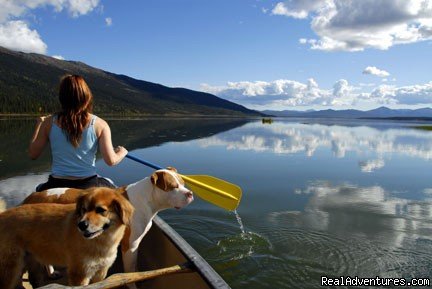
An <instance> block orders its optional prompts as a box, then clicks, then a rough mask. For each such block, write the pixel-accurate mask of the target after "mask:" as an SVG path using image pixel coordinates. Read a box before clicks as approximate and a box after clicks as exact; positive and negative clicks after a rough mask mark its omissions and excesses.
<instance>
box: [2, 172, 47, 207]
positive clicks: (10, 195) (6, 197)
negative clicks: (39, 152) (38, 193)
mask: <svg viewBox="0 0 432 289" xmlns="http://www.w3.org/2000/svg"><path fill="white" fill-rule="evenodd" d="M47 179H48V174H38V175H27V176H17V177H12V178H8V179H4V180H1V181H0V212H1V211H2V208H1V207H2V205H3V209H4V208H11V207H15V206H17V205H19V204H20V203H21V202H22V201H23V200H24V199H25V197H26V196H28V195H29V194H30V193H32V192H34V191H35V188H36V186H37V185H38V184H40V183H43V182H46V180H47Z"/></svg>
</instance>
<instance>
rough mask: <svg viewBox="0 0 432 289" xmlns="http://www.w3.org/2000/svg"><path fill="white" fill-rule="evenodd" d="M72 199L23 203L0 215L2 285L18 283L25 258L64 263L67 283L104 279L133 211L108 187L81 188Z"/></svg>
mask: <svg viewBox="0 0 432 289" xmlns="http://www.w3.org/2000/svg"><path fill="white" fill-rule="evenodd" d="M76 201H77V203H76V205H75V204H69V205H63V204H29V205H23V206H19V207H15V208H11V209H9V210H6V211H5V212H3V213H1V214H0V232H2V233H1V234H0V288H2V289H12V288H15V286H17V285H19V284H20V278H21V274H22V271H23V268H24V264H25V259H29V258H30V259H32V260H36V261H37V262H38V263H41V264H54V265H58V266H62V267H67V272H68V273H67V274H68V281H69V284H70V285H74V286H76V285H87V284H89V283H93V282H97V281H100V280H102V279H104V278H105V276H106V274H107V271H108V269H109V267H110V266H111V265H112V264H113V262H114V260H115V258H116V256H117V247H118V245H119V243H120V241H121V240H122V237H123V236H124V231H125V229H126V225H129V224H130V220H131V218H132V214H133V210H134V209H133V207H132V205H131V204H130V203H129V201H128V200H127V199H126V198H124V197H123V196H121V195H119V194H118V193H116V191H115V190H113V189H108V188H93V189H89V190H85V191H83V192H82V194H81V196H80V197H78V198H77V199H76ZM29 273H30V272H29ZM32 278H35V276H32ZM33 280H37V278H35V279H33ZM35 282H37V281H35ZM32 285H38V284H32Z"/></svg>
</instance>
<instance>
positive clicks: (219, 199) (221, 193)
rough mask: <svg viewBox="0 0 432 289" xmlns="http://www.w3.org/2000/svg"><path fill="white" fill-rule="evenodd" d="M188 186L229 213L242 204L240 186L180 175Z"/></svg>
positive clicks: (208, 177) (201, 176) (205, 176)
mask: <svg viewBox="0 0 432 289" xmlns="http://www.w3.org/2000/svg"><path fill="white" fill-rule="evenodd" d="M126 157H127V158H129V159H131V160H134V161H136V162H139V163H141V164H143V165H146V166H148V167H151V168H153V169H155V170H160V169H162V167H160V166H157V165H155V164H152V163H150V162H147V161H145V160H142V159H140V158H137V157H136V156H133V155H131V154H128V155H126ZM180 176H181V177H182V178H183V180H184V181H185V182H186V184H187V185H188V186H189V187H190V188H191V189H192V191H193V192H194V193H195V194H197V195H198V196H199V197H200V198H201V199H203V200H205V201H207V202H209V203H212V204H214V205H216V206H218V207H221V208H224V209H226V210H229V211H234V210H235V209H236V208H237V207H238V205H239V204H240V199H241V196H242V190H241V188H240V187H239V186H237V185H234V184H231V183H229V182H227V181H224V180H221V179H218V178H215V177H212V176H207V175H188V176H185V175H180Z"/></svg>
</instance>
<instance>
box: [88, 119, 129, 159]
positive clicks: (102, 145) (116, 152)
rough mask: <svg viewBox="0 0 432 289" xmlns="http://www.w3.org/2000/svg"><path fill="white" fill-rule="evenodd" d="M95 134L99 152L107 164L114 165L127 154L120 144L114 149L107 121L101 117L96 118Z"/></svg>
mask: <svg viewBox="0 0 432 289" xmlns="http://www.w3.org/2000/svg"><path fill="white" fill-rule="evenodd" d="M96 135H97V136H98V138H99V149H100V152H101V153H102V157H103V159H104V161H105V163H106V164H107V165H109V166H115V165H116V164H118V163H119V162H121V161H122V160H123V159H124V157H125V156H126V155H127V153H128V151H127V150H126V149H125V148H124V147H122V146H118V147H116V148H115V149H114V147H113V145H112V140H111V129H110V127H109V125H108V123H107V122H106V121H104V120H103V119H101V118H98V119H97V120H96Z"/></svg>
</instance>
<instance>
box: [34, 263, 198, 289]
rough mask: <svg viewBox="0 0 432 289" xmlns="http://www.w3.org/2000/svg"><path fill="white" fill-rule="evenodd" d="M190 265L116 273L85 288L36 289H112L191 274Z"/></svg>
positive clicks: (57, 286)
mask: <svg viewBox="0 0 432 289" xmlns="http://www.w3.org/2000/svg"><path fill="white" fill-rule="evenodd" d="M190 266H191V265H190V264H189V263H185V264H183V265H175V266H172V267H167V268H162V269H157V270H152V271H145V272H133V273H117V274H114V275H111V276H109V277H108V278H106V279H105V280H103V281H100V282H97V283H93V284H90V285H87V286H73V287H71V286H65V285H60V284H50V285H46V286H43V287H39V288H38V289H112V288H117V287H120V286H122V285H126V284H130V283H133V282H138V281H143V280H148V279H152V278H156V277H159V276H164V275H169V274H175V273H188V272H193V270H192V269H190Z"/></svg>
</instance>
